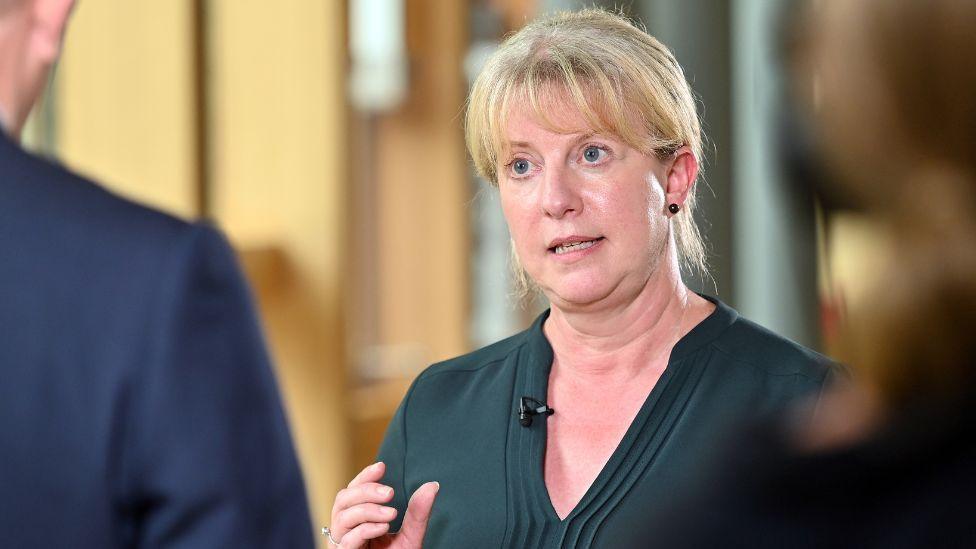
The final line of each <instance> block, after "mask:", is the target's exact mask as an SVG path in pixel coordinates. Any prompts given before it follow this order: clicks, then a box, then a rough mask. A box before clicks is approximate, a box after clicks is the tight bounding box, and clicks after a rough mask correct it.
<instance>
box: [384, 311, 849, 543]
mask: <svg viewBox="0 0 976 549" xmlns="http://www.w3.org/2000/svg"><path fill="white" fill-rule="evenodd" d="M708 299H709V300H710V301H712V302H714V303H715V304H716V306H717V307H716V309H715V311H714V312H713V313H712V314H711V315H710V316H709V317H708V318H706V319H705V320H703V321H702V322H701V323H700V324H699V325H698V326H696V327H695V328H694V329H692V330H691V332H689V333H688V334H687V335H686V336H684V337H683V338H682V339H681V340H680V341H678V343H677V344H676V345H675V347H674V349H673V350H672V352H671V357H670V360H669V362H668V366H667V368H666V369H665V371H664V373H663V375H662V376H661V378H660V380H659V381H658V383H657V384H656V385H655V386H654V389H653V390H651V392H650V394H648V396H647V400H646V401H645V402H644V404H643V406H642V407H641V409H640V411H639V412H638V413H637V417H636V418H635V419H634V421H633V423H632V424H631V425H630V428H629V429H628V430H627V432H626V434H625V435H624V437H623V439H622V440H621V441H620V444H619V446H618V447H617V449H616V450H615V451H614V453H613V454H612V455H611V457H610V460H609V461H608V462H607V464H606V466H605V467H604V468H603V470H602V471H601V472H600V474H599V475H598V476H597V478H596V480H595V481H594V482H593V484H592V485H591V486H590V488H589V490H588V491H587V492H586V494H585V495H584V496H583V499H582V500H581V501H580V502H579V504H578V505H577V506H576V508H575V509H573V511H572V512H571V513H570V514H569V515H568V516H567V517H566V519H565V520H560V519H559V517H558V516H557V515H556V512H555V510H554V509H553V507H552V503H551V502H550V500H549V494H548V492H547V490H546V485H545V480H544V476H543V463H544V455H545V448H546V420H545V418H544V417H536V418H535V420H534V421H533V422H532V425H531V426H530V427H523V426H521V425H520V424H519V422H518V418H517V415H516V410H517V409H518V406H519V400H520V397H522V396H530V397H533V398H536V399H538V400H540V401H544V400H545V398H546V394H547V387H548V384H549V370H550V368H551V366H552V358H553V354H552V347H550V345H549V342H548V341H547V340H546V338H545V335H544V334H543V331H542V326H543V323H544V322H545V320H546V318H547V317H548V316H549V313H548V311H547V312H545V313H543V314H542V315H541V316H540V317H539V318H538V319H537V320H536V321H535V322H534V323H533V325H532V326H531V327H530V328H529V329H528V330H526V331H524V332H521V333H519V334H517V335H515V336H512V337H510V338H508V339H505V340H503V341H500V342H498V343H495V344H493V345H490V346H488V347H485V348H483V349H479V350H477V351H475V352H473V353H470V354H467V355H464V356H461V357H458V358H455V359H451V360H448V361H446V362H441V363H438V364H434V365H433V366H431V367H430V368H428V369H427V370H425V371H424V372H423V373H422V374H421V375H420V376H419V377H418V378H417V379H416V381H414V383H413V386H412V387H411V388H410V391H409V392H408V393H407V396H406V397H405V398H404V399H403V402H402V403H401V404H400V408H399V410H398V411H397V413H396V416H395V417H394V418H393V421H392V422H391V423H390V427H389V429H388V431H387V434H386V438H385V440H384V441H383V445H382V447H381V448H380V456H379V459H380V460H382V461H384V462H385V463H386V466H387V473H386V477H385V478H384V480H383V482H384V483H386V484H388V485H390V486H392V487H393V489H394V490H395V496H394V500H393V503H392V505H394V506H395V507H396V508H397V510H398V511H399V513H398V516H397V521H395V522H394V524H393V525H392V530H397V529H399V527H400V518H401V517H403V513H404V511H405V509H406V502H407V499H408V498H409V496H410V494H412V493H413V492H414V490H416V489H417V488H418V487H419V486H420V485H421V484H423V483H424V482H427V481H432V480H436V481H439V482H440V484H441V488H440V492H439V493H438V496H437V501H436V503H435V504H434V510H433V514H432V515H431V519H430V523H429V525H428V530H427V536H426V538H425V543H424V547H425V548H441V547H444V548H456V547H467V548H478V549H480V548H492V547H517V548H536V547H547V548H548V547H613V546H615V545H617V541H618V540H619V539H621V538H622V537H624V535H625V534H626V533H627V532H628V531H630V530H632V529H633V528H634V527H635V526H636V525H639V524H641V523H642V522H644V521H645V520H646V517H648V516H649V515H650V514H651V513H654V512H655V509H661V508H662V507H661V506H666V505H667V504H668V502H669V501H670V500H671V499H672V498H673V497H674V495H675V494H674V490H675V487H678V486H680V485H682V484H683V483H684V481H685V480H686V478H687V475H688V474H690V473H689V471H691V470H692V469H693V466H692V464H693V463H695V462H696V461H698V460H699V459H701V458H702V457H704V456H705V455H706V454H708V452H709V451H710V450H712V449H714V446H715V441H716V439H717V437H718V435H719V434H720V433H721V432H723V431H726V430H727V429H728V426H729V425H730V423H732V422H737V421H741V420H746V419H749V418H751V417H755V416H757V415H759V414H768V413H770V412H775V411H777V410H779V409H783V408H784V407H785V406H786V405H787V404H788V403H790V402H791V401H793V400H795V399H796V398H797V397H801V396H803V395H813V396H816V395H817V394H818V393H819V391H820V389H821V387H822V386H823V385H824V384H825V382H826V381H827V379H828V377H829V376H830V373H831V372H832V371H833V367H832V366H831V364H832V363H831V362H830V361H829V360H827V359H826V358H825V357H823V356H821V355H819V354H817V353H815V352H813V351H810V350H808V349H805V348H803V347H801V346H799V345H797V344H796V343H793V342H791V341H789V340H787V339H784V338H782V337H780V336H777V335H775V334H773V333H771V332H769V331H767V330H765V329H764V328H762V327H760V326H758V325H756V324H754V323H752V322H750V321H748V320H745V319H743V318H741V317H739V315H738V314H737V313H736V312H735V311H734V310H732V309H731V308H729V307H728V306H726V305H724V304H723V303H721V302H718V301H717V300H715V299H712V298H708ZM613 398H614V397H613V395H612V394H608V395H607V396H606V399H607V406H613V405H614V402H613ZM556 413H557V414H558V413H559V410H558V409H557V410H556Z"/></svg>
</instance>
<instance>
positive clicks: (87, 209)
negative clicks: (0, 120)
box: [0, 132, 313, 549]
mask: <svg viewBox="0 0 976 549" xmlns="http://www.w3.org/2000/svg"><path fill="white" fill-rule="evenodd" d="M312 535H313V533H312V529H311V524H310V522H309V515H308V509H307V504H306V499H305V492H304V487H303V484H302V477H301V473H300V470H299V466H298V463H297V460H296V457H295V453H294V449H293V446H292V442H291V438H290V435H289V432H288V426H287V423H286V420H285V416H284V413H283V410H282V406H281V401H280V398H279V395H278V392H277V387H276V383H275V379H274V375H273V373H272V369H271V367H270V365H269V361H268V358H267V353H266V350H265V347H264V344H263V342H262V337H261V332H260V328H259V326H258V324H257V322H256V320H255V314H254V310H253V307H252V303H251V299H250V296H249V292H248V288H247V286H246V284H245V282H244V281H243V279H242V277H241V274H240V271H239V269H238V267H237V262H236V260H235V257H234V254H233V252H232V251H231V249H230V247H229V246H228V244H227V242H226V241H225V240H224V238H223V237H222V236H221V235H220V234H219V233H218V232H217V231H215V230H214V229H212V228H210V227H209V226H207V225H205V224H188V223H186V222H183V221H179V220H177V219H174V218H172V217H169V216H167V215H164V214H161V213H158V212H155V211H152V210H149V209H147V208H144V207H141V206H138V205H135V204H133V203H131V202H128V201H125V200H123V199H120V198H118V197H116V196H114V195H112V194H110V193H109V192H107V191H105V190H103V189H102V188H100V187H99V186H97V185H95V184H93V183H91V182H89V181H86V180H84V179H82V178H80V177H77V176H75V175H72V174H71V173H69V172H67V171H66V170H64V169H62V168H60V167H58V166H56V165H54V164H51V163H48V162H45V161H42V160H39V159H37V158H35V157H33V156H31V155H28V154H26V153H25V152H24V151H22V150H21V149H20V147H19V146H17V145H16V144H14V143H13V142H12V141H10V140H9V139H8V138H7V137H6V136H4V135H3V134H2V132H0V547H11V548H33V547H44V548H48V547H51V548H53V547H72V548H96V547H97V548H100V549H102V548H113V547H194V548H195V547H200V548H208V549H210V548H235V549H236V548H241V547H284V548H300V547H311V546H312V544H313V541H312Z"/></svg>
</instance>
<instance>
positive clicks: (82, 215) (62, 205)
mask: <svg viewBox="0 0 976 549" xmlns="http://www.w3.org/2000/svg"><path fill="white" fill-rule="evenodd" d="M0 157H2V160H3V165H2V167H0V173H2V176H3V177H2V178H0V191H2V194H3V196H4V201H3V205H2V206H0V208H2V212H3V216H4V218H6V221H7V222H8V223H11V224H17V228H18V229H30V230H31V234H32V237H33V238H34V239H35V240H37V239H44V238H48V239H52V240H53V239H65V240H67V241H69V242H73V243H76V244H79V245H85V246H87V247H93V246H94V247H96V248H97V247H98V246H99V245H101V244H102V243H103V242H104V243H105V244H106V245H112V246H113V247H115V248H116V249H118V248H119V247H122V248H125V247H126V245H140V246H144V245H146V244H150V245H151V244H159V243H163V242H171V241H174V240H179V239H180V238H181V237H185V234H186V233H188V232H192V229H191V228H190V224H189V223H187V222H186V221H183V220H181V219H179V218H177V217H175V216H172V215H169V214H166V213H163V212H160V211H158V210H155V209H153V208H149V207H146V206H143V205H140V204H138V203H136V202H133V201H131V200H128V199H126V198H123V197H121V196H119V195H117V194H115V193H113V192H111V191H109V190H107V189H105V188H104V187H103V186H101V185H99V184H98V183H96V182H94V181H92V180H90V179H88V178H86V177H84V176H82V175H79V174H76V173H73V172H72V171H70V170H68V169H66V168H65V167H63V166H62V165H60V164H58V163H57V162H55V161H51V160H47V159H44V158H41V157H38V156H35V155H32V154H30V153H27V152H25V151H23V150H21V149H20V148H19V147H18V146H16V145H14V144H12V143H10V142H9V141H4V142H3V143H0ZM40 244H44V242H40ZM150 247H151V246H150Z"/></svg>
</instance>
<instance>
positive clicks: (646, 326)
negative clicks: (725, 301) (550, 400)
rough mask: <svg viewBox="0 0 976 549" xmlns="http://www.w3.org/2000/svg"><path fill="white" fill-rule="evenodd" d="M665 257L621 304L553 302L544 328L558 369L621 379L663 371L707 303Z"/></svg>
mask: <svg viewBox="0 0 976 549" xmlns="http://www.w3.org/2000/svg"><path fill="white" fill-rule="evenodd" d="M669 255H671V254H666V255H665V257H666V259H664V258H662V262H661V263H662V264H661V265H659V266H658V268H657V269H655V270H654V272H653V273H652V274H651V276H650V277H649V279H648V280H647V282H646V283H645V284H644V286H643V288H641V290H640V291H639V293H638V294H637V295H636V296H635V297H634V298H632V299H627V300H625V302H623V303H620V304H618V305H616V306H609V307H602V308H599V309H589V310H574V311H566V310H563V309H560V308H558V307H556V306H553V308H552V313H551V314H550V316H549V319H548V320H547V321H546V324H545V326H544V330H545V333H546V337H547V338H548V339H549V342H550V344H551V345H552V348H553V353H554V355H555V361H556V363H557V364H558V365H559V368H560V369H561V370H568V371H570V372H574V373H575V374H577V375H581V376H586V377H592V376H599V377H602V378H604V379H606V378H613V379H618V380H621V381H626V380H628V379H633V378H634V377H636V376H638V375H640V374H641V373H645V371H646V370H647V369H648V367H649V365H650V366H651V367H652V368H654V369H659V370H660V371H663V369H664V368H665V367H666V366H667V361H668V358H669V356H670V353H671V349H672V348H673V347H674V344H675V343H677V341H678V340H679V339H680V338H681V337H682V336H683V335H684V334H685V333H687V331H688V330H689V329H690V327H691V326H694V325H695V324H697V323H698V322H699V321H700V320H701V319H702V318H703V316H702V312H703V310H707V311H708V312H710V311H711V304H710V303H708V302H707V301H705V300H703V299H702V298H701V297H699V296H698V295H696V294H694V293H693V292H691V291H689V290H688V288H687V287H686V286H685V285H684V283H683V282H681V277H680V274H679V270H678V267H677V258H676V257H668V256H669ZM706 316H707V315H706ZM658 373H660V372H658Z"/></svg>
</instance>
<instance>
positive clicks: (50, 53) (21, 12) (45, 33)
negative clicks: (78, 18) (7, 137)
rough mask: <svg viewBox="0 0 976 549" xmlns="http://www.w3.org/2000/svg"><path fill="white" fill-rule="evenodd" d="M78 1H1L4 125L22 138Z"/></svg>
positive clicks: (0, 110)
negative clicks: (72, 9) (26, 123)
mask: <svg viewBox="0 0 976 549" xmlns="http://www.w3.org/2000/svg"><path fill="white" fill-rule="evenodd" d="M74 3H75V0H0V121H2V124H3V128H4V131H6V132H7V133H9V134H11V135H13V136H15V137H16V136H19V135H20V132H21V130H22V129H23V126H24V122H25V121H26V120H27V115H28V114H29V113H30V111H31V108H32V107H33V106H34V103H35V102H36V101H37V99H38V97H40V95H41V92H42V91H43V90H44V84H45V82H46V81H47V77H48V73H49V72H50V69H51V67H52V66H53V65H54V63H55V62H56V61H57V58H58V55H59V54H60V52H61V39H62V36H63V35H64V28H65V24H66V23H67V21H68V15H69V13H70V12H71V8H72V6H73V5H74Z"/></svg>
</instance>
